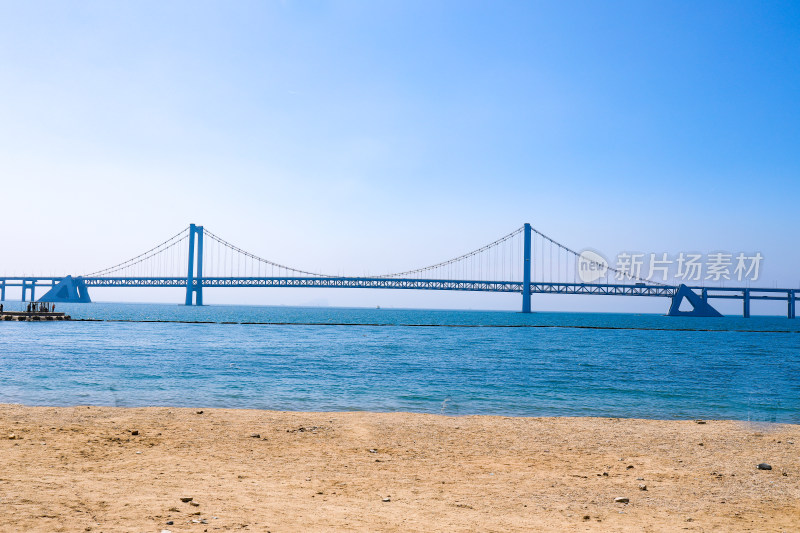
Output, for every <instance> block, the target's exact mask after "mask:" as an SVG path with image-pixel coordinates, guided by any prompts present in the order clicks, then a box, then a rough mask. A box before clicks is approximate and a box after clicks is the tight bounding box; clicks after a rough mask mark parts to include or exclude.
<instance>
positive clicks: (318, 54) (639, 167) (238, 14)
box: [0, 0, 800, 313]
mask: <svg viewBox="0 0 800 533" xmlns="http://www.w3.org/2000/svg"><path fill="white" fill-rule="evenodd" d="M0 20H2V21H3V31H2V32H0V183H1V184H2V189H0V190H1V191H2V198H3V203H2V214H3V220H4V224H3V226H4V229H3V231H2V232H0V251H1V252H0V253H1V254H2V255H0V258H1V260H0V275H3V274H42V275H44V274H48V275H49V274H66V273H75V274H78V273H83V272H89V271H93V270H97V269H99V268H103V267H106V266H109V265H111V264H115V263H118V262H120V261H122V260H125V259H128V258H130V257H132V256H134V255H137V254H138V253H140V252H142V251H144V250H146V249H148V248H150V247H152V246H153V245H155V244H157V243H158V242H161V241H163V240H164V239H166V238H167V237H169V236H170V235H173V234H175V233H176V232H178V231H179V230H180V229H181V228H184V227H186V226H187V225H188V224H189V223H190V222H194V223H197V224H202V225H204V226H205V227H207V228H209V229H212V230H213V231H214V232H215V233H216V234H218V235H221V236H223V237H225V238H226V239H229V240H231V241H232V242H234V243H235V244H237V245H239V246H241V247H242V248H244V249H247V250H249V251H252V252H254V253H256V254H258V255H260V256H263V257H267V258H270V259H273V260H275V261H277V262H279V263H284V264H289V265H291V266H295V267H297V268H303V269H309V270H315V271H328V272H331V271H332V272H341V273H346V274H352V275H362V274H366V273H377V272H389V271H400V270H407V269H410V268H415V267H420V266H425V265H428V264H432V263H435V262H438V261H441V260H445V259H448V258H451V257H455V256H457V255H460V254H462V253H464V252H467V251H469V250H472V249H475V248H477V247H480V246H482V245H484V244H486V243H488V242H491V241H493V240H494V239H496V238H497V237H500V236H502V235H504V234H506V233H508V232H509V231H512V230H514V229H515V228H517V227H519V226H520V225H522V224H523V223H524V222H530V223H532V224H533V225H534V226H535V227H536V228H538V229H539V230H541V231H544V232H545V233H547V234H548V235H551V236H552V237H554V238H555V239H557V240H559V241H560V242H563V243H564V244H567V245H569V246H571V247H573V248H575V249H579V250H580V249H583V248H592V249H596V250H600V251H603V252H604V253H605V254H606V255H607V256H613V255H614V254H616V253H617V252H620V251H641V252H645V253H649V252H656V253H660V252H667V253H670V254H677V253H679V252H682V251H702V252H710V251H718V250H727V251H731V252H739V251H746V252H755V251H759V252H760V253H761V254H763V256H764V258H765V259H764V265H763V266H764V269H763V272H762V276H761V279H760V280H759V285H762V286H773V285H778V286H781V287H800V269H798V264H800V250H798V247H797V242H798V238H797V234H798V226H799V225H800V224H798V223H799V222H800V216H799V215H798V197H799V196H800V195H799V194H798V193H800V179H798V177H799V176H800V150H798V147H799V146H800V98H798V95H800V5H798V4H795V3H789V2H786V3H764V2H721V1H720V2H703V3H690V2H672V3H668V4H663V3H655V2H604V3H593V2H563V3H562V2H559V3H545V2H524V3H523V2H517V3H503V4H498V3H491V2H419V1H411V2H409V1H403V2H378V3H376V2H355V1H347V2H345V1H342V2H336V1H334V2H292V1H286V2H278V1H275V2H236V3H233V4H230V3H222V2H185V1H179V2H170V3H160V2H125V3H123V2H114V3H110V2H99V1H97V2H80V3H60V2H40V1H33V2H13V1H3V0H0ZM92 297H93V298H94V299H95V300H120V301H165V302H174V303H179V302H181V301H182V294H181V291H173V290H167V289H154V290H138V289H137V290H130V289H116V290H110V289H106V290H104V291H101V290H96V289H95V290H93V291H92ZM205 300H206V303H254V304H264V305H267V304H287V305H302V304H314V305H343V306H367V307H369V306H375V305H381V306H383V307H434V308H480V309H509V310H518V309H519V303H520V301H519V300H520V299H519V296H518V295H499V294H464V293H445V292H424V291H361V290H339V289H327V290H311V289H297V290H274V289H248V290H245V289H237V290H222V289H218V290H215V289H210V290H207V291H205ZM533 302H534V309H535V310H546V309H551V310H577V309H580V310H589V311H603V310H606V311H652V312H664V311H666V308H667V302H666V300H660V299H652V300H651V299H631V298H629V299H617V298H613V297H608V298H600V297H586V298H582V297H573V296H548V297H543V296H536V297H534V299H533ZM781 305H785V304H781ZM766 309H768V308H767V307H762V306H761V305H760V304H759V306H758V307H756V308H754V313H758V312H761V311H765V310H766ZM721 310H722V311H723V312H725V310H726V309H725V307H724V306H721ZM781 312H782V311H781V309H777V310H776V313H781Z"/></svg>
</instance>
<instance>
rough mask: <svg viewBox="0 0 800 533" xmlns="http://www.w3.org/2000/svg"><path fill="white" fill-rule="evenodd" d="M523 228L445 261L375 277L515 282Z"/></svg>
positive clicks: (520, 257)
mask: <svg viewBox="0 0 800 533" xmlns="http://www.w3.org/2000/svg"><path fill="white" fill-rule="evenodd" d="M524 229H525V228H524V226H523V227H520V228H517V229H516V230H514V231H512V232H511V233H509V234H507V235H504V236H502V237H500V238H499V239H497V240H496V241H493V242H491V243H489V244H487V245H485V246H482V247H480V248H477V249H475V250H472V251H471V252H467V253H465V254H463V255H460V256H458V257H454V258H453V259H448V260H447V261H442V262H440V263H436V264H434V265H429V266H426V267H422V268H416V269H414V270H406V271H403V272H395V273H392V274H381V275H379V276H376V277H379V278H419V277H422V275H423V274H426V275H428V277H430V275H433V277H436V278H437V279H454V277H456V276H465V277H466V279H474V280H484V279H493V280H495V281H516V279H515V278H516V277H517V274H520V276H519V277H520V279H521V272H522V264H521V261H522V253H521V235H522V232H523V230H524ZM515 257H518V260H515ZM517 267H518V268H517Z"/></svg>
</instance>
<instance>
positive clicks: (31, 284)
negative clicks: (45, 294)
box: [22, 279, 36, 302]
mask: <svg viewBox="0 0 800 533" xmlns="http://www.w3.org/2000/svg"><path fill="white" fill-rule="evenodd" d="M28 289H30V290H31V299H30V301H31V302H33V301H35V300H36V280H35V279H32V280H26V279H23V280H22V301H23V302H27V301H28V300H26V298H27V296H28Z"/></svg>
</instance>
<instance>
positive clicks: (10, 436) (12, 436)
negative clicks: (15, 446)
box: [8, 433, 17, 440]
mask: <svg viewBox="0 0 800 533" xmlns="http://www.w3.org/2000/svg"><path fill="white" fill-rule="evenodd" d="M16 438H17V436H16V435H14V434H13V433H12V434H11V435H9V436H8V440H16Z"/></svg>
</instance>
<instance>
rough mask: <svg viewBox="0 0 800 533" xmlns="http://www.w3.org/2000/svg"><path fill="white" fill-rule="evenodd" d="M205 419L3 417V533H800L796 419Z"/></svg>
mask: <svg viewBox="0 0 800 533" xmlns="http://www.w3.org/2000/svg"><path fill="white" fill-rule="evenodd" d="M198 411H199V409H174V408H145V409H123V408H110V407H85V406H84V407H74V408H50V407H23V406H18V405H2V406H0V437H2V439H0V530H1V531H13V532H18V531H45V532H54V531H106V532H108V531H155V532H160V531H162V530H164V529H166V530H169V531H172V532H178V531H193V532H195V531H196V532H200V531H240V530H245V531H272V532H283V531H404V532H405V531H426V532H427V531H683V530H687V531H799V530H800V484H798V482H799V481H800V454H798V451H800V426H797V425H774V424H750V423H744V422H731V421H708V422H707V423H706V424H698V423H696V422H694V421H654V420H625V419H599V418H506V417H489V416H470V417H446V416H437V415H420V414H406V413H390V414H376V413H292V412H270V411H251V410H223V409H204V410H203V412H202V413H198ZM134 432H138V434H133V433H134ZM12 435H13V437H14V438H13V439H12V438H10V437H11V436H12ZM254 435H258V436H254ZM762 462H766V463H769V464H771V465H772V470H758V469H757V468H756V465H757V464H758V463H762ZM640 478H641V479H640ZM640 485H646V489H647V490H641V489H640V487H639V486H640ZM182 497H184V498H185V497H191V498H193V500H192V502H193V503H197V504H199V505H198V506H194V505H192V503H186V502H182V501H181V498H182ZM617 497H627V498H629V500H630V503H628V504H623V503H615V502H614V498H617ZM385 500H388V501H385ZM168 521H171V522H173V524H171V525H168V524H167V522H168ZM202 522H207V523H202Z"/></svg>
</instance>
